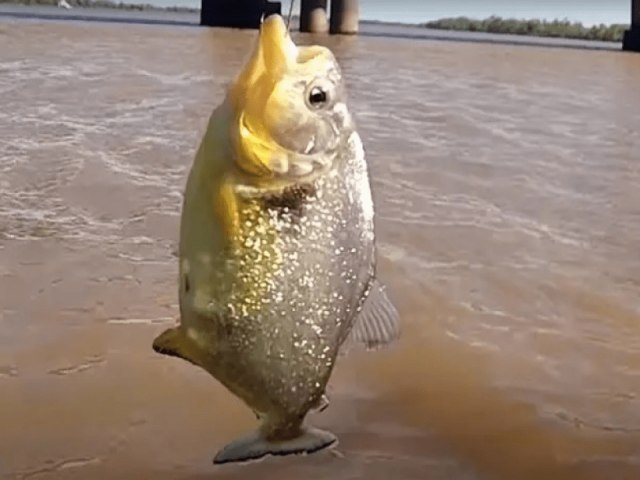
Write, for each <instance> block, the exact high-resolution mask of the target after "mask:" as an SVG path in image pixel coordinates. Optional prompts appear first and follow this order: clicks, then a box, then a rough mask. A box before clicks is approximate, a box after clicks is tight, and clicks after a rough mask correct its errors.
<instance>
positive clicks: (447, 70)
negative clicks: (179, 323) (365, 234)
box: [0, 20, 640, 480]
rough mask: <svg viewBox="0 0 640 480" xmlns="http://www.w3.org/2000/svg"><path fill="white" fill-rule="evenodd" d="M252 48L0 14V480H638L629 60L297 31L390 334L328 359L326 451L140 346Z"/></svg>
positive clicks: (635, 65) (637, 108) (167, 293)
mask: <svg viewBox="0 0 640 480" xmlns="http://www.w3.org/2000/svg"><path fill="white" fill-rule="evenodd" d="M254 35H255V32H239V31H221V30H213V29H198V28H191V27H169V26H142V25H116V24H100V23H94V24H86V23H85V24H83V23H79V22H77V23H76V22H59V23H55V22H50V23H46V22H37V21H35V22H26V21H19V20H3V21H0V477H1V478H7V479H15V480H19V479H32V478H33V479H43V480H46V479H82V480H94V479H96V480H97V479H121V478H123V479H132V480H138V479H152V480H165V479H176V480H204V479H212V478H216V479H223V480H244V479H252V478H259V479H264V480H298V479H300V480H301V479H309V480H320V479H322V480H325V479H335V480H355V479H363V478H365V479H367V480H388V479H391V478H392V477H393V478H398V479H402V480H414V479H415V480H422V479H430V480H439V479H447V480H485V479H487V480H488V479H497V480H547V479H563V480H564V479H567V480H592V479H597V480H600V479H603V480H604V479H607V480H608V479H612V480H622V479H630V480H631V479H633V480H637V479H639V478H640V88H639V85H640V55H634V54H626V53H621V52H617V51H588V50H579V49H569V48H554V49H551V48H544V47H534V46H514V45H511V46H509V45H488V44H483V43H477V42H476V43H468V42H467V43H461V42H451V41H450V42H437V41H426V40H408V39H398V38H395V39H394V38H382V37H380V38H377V37H371V36H360V37H357V38H335V37H333V38H325V37H315V38H314V37H308V36H303V35H299V34H296V35H295V37H296V38H297V40H298V41H299V42H304V43H310V42H322V43H325V44H327V45H329V46H330V47H331V48H332V49H333V50H334V52H335V53H336V55H337V56H338V57H339V59H340V61H341V63H342V65H343V68H344V71H345V75H346V77H347V80H348V86H349V91H350V105H351V110H352V111H353V113H354V116H355V118H356V120H357V122H358V125H359V129H360V131H361V134H362V137H363V141H364V142H365V147H366V149H367V152H368V158H369V162H370V165H371V167H370V168H371V175H372V183H373V188H374V196H375V201H376V206H377V232H378V237H379V248H380V275H381V277H382V278H383V280H384V282H385V283H386V284H388V286H389V290H390V295H391V296H392V297H393V299H394V300H395V303H396V304H397V305H398V309H399V310H400V313H401V316H402V328H403V337H402V339H401V340H400V341H399V342H398V343H397V344H396V345H395V346H394V347H393V348H389V349H386V350H383V351H379V352H359V351H355V352H352V353H351V354H349V355H347V356H346V357H344V358H343V359H342V360H341V361H340V362H339V364H338V366H337V368H336V371H335V374H334V376H333V378H332V381H331V383H330V387H329V388H330V390H329V396H330V398H331V405H330V406H329V408H328V409H327V410H326V411H325V412H323V413H319V414H314V415H313V416H312V418H311V421H312V422H313V423H314V424H316V425H318V426H320V427H322V428H327V429H329V430H331V431H333V432H335V433H336V434H337V435H338V436H339V438H340V444H339V446H338V447H337V453H333V454H332V453H330V452H320V453H317V454H314V455H311V456H307V457H293V458H292V457H288V458H273V457H270V458H267V459H265V461H263V462H261V463H255V464H250V465H246V466H238V465H230V466H221V467H214V466H213V464H212V458H213V455H214V454H215V452H216V451H217V450H218V449H219V448H220V447H222V446H223V445H224V444H226V443H227V442H228V441H230V440H232V439H234V438H235V437H237V436H238V435H241V434H244V433H246V432H247V431H250V430H252V429H253V428H255V426H256V421H255V419H254V417H253V414H252V413H251V412H250V411H249V409H248V408H246V407H245V406H244V405H243V404H241V402H240V401H239V400H237V399H236V398H235V397H233V396H232V395H231V394H229V393H228V392H227V391H226V390H225V389H224V388H223V387H222V386H221V385H220V384H218V383H217V382H216V381H215V380H213V379H212V378H211V377H209V376H208V375H207V374H206V373H205V372H203V371H201V370H199V369H197V368H195V367H193V366H191V365H189V364H188V363H186V362H184V361H179V360H177V359H172V358H169V357H163V356H160V355H158V354H155V353H154V352H153V351H152V350H151V342H152V340H153V338H154V337H155V336H156V335H157V334H158V333H159V332H161V331H162V330H164V329H165V328H166V327H167V326H168V325H171V324H173V323H174V322H175V318H176V316H177V313H178V312H177V287H176V275H177V261H176V258H175V256H174V252H175V249H176V240H177V231H178V230H177V229H178V222H179V215H180V203H181V194H182V189H183V186H184V182H185V178H186V174H187V169H188V167H189V165H190V162H191V160H192V158H193V155H194V152H195V149H196V148H197V144H198V141H199V140H200V137H201V135H202V133H203V129H204V127H205V125H206V121H207V118H208V115H209V114H210V112H211V110H212V108H213V107H214V106H215V104H217V103H218V102H220V101H221V99H222V95H223V89H224V88H225V85H226V84H227V82H228V81H229V80H230V79H231V77H232V76H233V75H234V74H235V73H236V72H237V70H238V69H239V68H240V66H241V64H242V63H243V61H244V58H245V57H246V55H247V53H248V51H249V49H250V47H251V42H252V38H253V36H254Z"/></svg>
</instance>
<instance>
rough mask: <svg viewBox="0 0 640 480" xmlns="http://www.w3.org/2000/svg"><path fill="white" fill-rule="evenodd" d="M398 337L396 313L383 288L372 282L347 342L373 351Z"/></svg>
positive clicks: (398, 322)
mask: <svg viewBox="0 0 640 480" xmlns="http://www.w3.org/2000/svg"><path fill="white" fill-rule="evenodd" d="M399 337H400V316H399V314H398V311H397V310H396V308H395V306H394V305H393V303H391V300H389V297H387V294H386V292H385V287H384V286H383V285H382V284H381V283H380V282H379V281H378V280H374V281H373V283H372V284H371V288H370V291H369V295H368V296H367V299H366V300H365V302H364V304H363V306H362V310H361V311H360V313H359V314H358V316H357V317H356V319H355V322H354V324H353V328H352V330H351V333H350V334H349V337H347V341H348V342H349V343H351V344H353V343H356V344H360V345H364V346H365V347H366V348H368V349H375V348H379V347H382V346H384V345H387V344H389V343H392V342H393V341H395V340H397V339H398V338H399Z"/></svg>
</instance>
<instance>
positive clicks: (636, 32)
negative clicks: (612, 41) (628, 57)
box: [622, 0, 640, 52]
mask: <svg viewBox="0 0 640 480" xmlns="http://www.w3.org/2000/svg"><path fill="white" fill-rule="evenodd" d="M622 49H623V50H629V51H632V52H640V0H631V28H629V30H627V31H626V32H624V39H623V40H622Z"/></svg>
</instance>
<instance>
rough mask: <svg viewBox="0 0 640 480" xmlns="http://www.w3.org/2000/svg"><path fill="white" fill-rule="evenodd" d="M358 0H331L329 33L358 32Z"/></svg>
mask: <svg viewBox="0 0 640 480" xmlns="http://www.w3.org/2000/svg"><path fill="white" fill-rule="evenodd" d="M359 15H360V12H359V9H358V0H331V19H330V32H331V33H347V34H350V33H358V21H359V18H358V17H359Z"/></svg>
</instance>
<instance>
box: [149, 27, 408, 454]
mask: <svg viewBox="0 0 640 480" xmlns="http://www.w3.org/2000/svg"><path fill="white" fill-rule="evenodd" d="M345 102H346V93H345V85H344V79H343V76H342V73H341V70H340V67H339V65H338V62H337V61H336V58H335V57H334V55H333V53H332V52H331V51H330V50H329V49H328V48H326V47H322V46H317V45H311V46H300V47H299V46H296V44H295V43H294V42H293V40H292V39H291V36H290V34H289V31H288V28H287V26H286V25H285V22H284V20H283V19H282V17H281V16H279V15H271V16H268V17H267V18H265V19H263V21H262V23H261V27H260V31H259V34H258V40H257V45H256V46H255V49H254V51H253V52H252V54H251V56H250V57H249V59H248V62H247V63H246V65H245V67H244V68H243V69H242V71H241V72H240V73H239V75H238V76H237V77H236V78H235V80H234V81H233V82H232V83H231V84H230V86H229V88H228V90H227V92H226V96H225V98H224V101H223V102H222V103H221V104H220V105H219V106H218V107H217V108H215V109H214V111H213V113H212V114H211V117H210V119H209V123H208V126H207V129H206V132H205V134H204V136H203V139H202V141H201V143H200V146H199V148H198V151H197V153H196V156H195V159H194V161H193V164H192V165H191V170H190V173H189V176H188V179H187V184H186V189H185V194H184V200H183V205H182V216H181V225H180V244H179V262H180V263H179V300H180V301H179V304H180V321H179V323H178V324H177V326H175V327H173V328H169V329H167V330H165V331H164V332H163V333H162V334H160V335H159V336H158V337H157V338H156V339H155V340H154V342H153V349H154V350H155V351H156V352H158V353H161V354H164V355H169V356H175V357H179V358H181V359H183V360H186V361H188V362H190V363H192V364H194V365H196V366H198V367H201V368H202V369H204V370H205V371H207V372H208V373H209V374H210V375H211V376H213V377H214V378H215V379H217V380H218V381H219V382H220V383H221V384H222V385H224V386H225V387H226V388H227V389H228V390H229V391H230V392H231V393H233V394H234V395H235V396H237V397H238V398H239V399H241V400H242V401H243V402H244V403H245V404H246V405H247V406H248V407H249V408H250V409H252V410H253V412H254V413H255V415H256V416H257V418H258V419H259V421H260V426H259V428H258V429H257V431H256V432H255V433H252V434H249V435H247V436H245V437H242V438H239V439H237V440H235V441H233V442H231V443H229V444H228V445H226V446H225V447H224V448H222V449H221V450H220V451H219V452H218V453H217V455H216V457H215V459H214V463H226V462H241V461H248V460H257V459H260V458H262V457H264V456H266V455H269V454H271V455H288V454H305V453H313V452H316V451H319V450H322V449H324V448H327V447H330V446H332V445H334V444H335V443H336V442H337V438H336V436H335V435H334V434H332V433H331V432H328V431H324V430H320V429H318V428H314V427H312V426H309V425H306V424H305V417H306V416H307V414H308V413H309V412H310V411H317V410H321V409H323V408H324V407H326V406H327V405H328V399H327V397H326V395H325V388H326V386H327V382H328V380H329V378H330V376H331V373H332V370H333V368H334V365H335V363H336V361H337V359H338V358H339V356H341V353H342V352H343V351H344V350H345V349H346V348H347V347H346V345H347V344H349V345H351V344H356V345H358V344H359V345H364V346H365V347H367V348H369V349H371V348H374V347H380V346H383V345H386V344H389V343H391V342H392V341H394V340H395V339H396V338H398V337H399V332H400V329H399V322H398V313H397V310H396V309H395V307H394V306H393V304H392V303H391V301H390V300H389V298H388V296H387V295H386V293H385V288H384V287H383V286H382V285H381V283H380V281H379V280H377V277H376V268H375V266H376V248H375V236H374V206H373V201H372V194H371V188H370V182H369V175H368V170H367V163H366V160H365V154H364V149H363V145H362V142H361V139H360V137H359V135H358V133H357V131H356V129H355V126H354V122H353V120H352V118H351V115H350V113H349V111H348V109H347V105H346V103H345ZM352 342H353V343H352Z"/></svg>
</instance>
